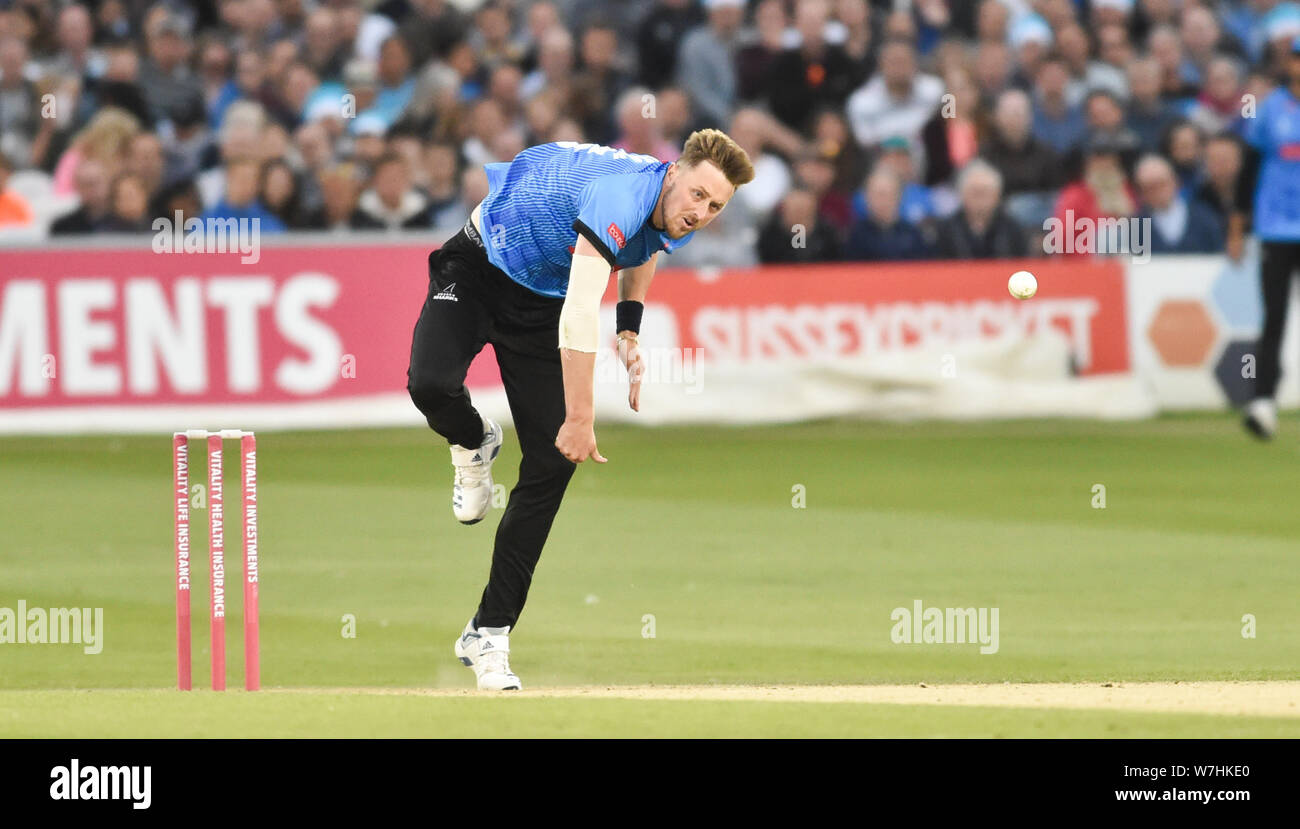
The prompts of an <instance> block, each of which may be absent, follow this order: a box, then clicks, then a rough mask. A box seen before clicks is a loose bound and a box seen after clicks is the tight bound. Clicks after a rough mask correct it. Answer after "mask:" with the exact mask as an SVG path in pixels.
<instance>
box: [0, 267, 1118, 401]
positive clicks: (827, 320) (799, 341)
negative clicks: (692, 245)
mask: <svg viewBox="0 0 1300 829" xmlns="http://www.w3.org/2000/svg"><path fill="white" fill-rule="evenodd" d="M428 252H429V248H427V247H423V246H419V245H412V244H399V245H394V244H387V245H384V244H372V245H338V244H336V245H319V244H314V245H310V246H308V245H290V246H278V245H277V246H266V247H264V248H263V250H262V251H261V257H260V260H259V261H258V262H256V263H255V264H242V263H241V262H240V257H239V254H237V253H232V254H228V255H227V254H204V255H194V254H157V253H153V252H151V251H149V250H148V249H143V248H141V249H124V248H114V249H102V250H92V249H74V250H62V251H53V250H24V251H5V252H0V410H31V409H40V408H51V409H59V408H71V407H96V406H101V405H110V404H111V405H115V406H119V407H120V406H128V407H131V406H144V407H147V406H157V405H168V404H177V403H185V404H199V405H208V404H212V405H219V404H230V403H253V404H285V403H308V404H309V403H312V402H317V401H331V400H347V399H349V398H356V399H364V398H367V397H369V396H373V395H378V394H393V393H404V389H405V385H406V365H407V360H408V356H409V353H410V338H411V332H412V329H413V327H414V324H415V320H416V318H417V316H418V314H419V310H420V306H421V303H422V302H423V300H424V296H425V291H426V288H427V265H426V258H427V256H428ZM669 259H671V258H669ZM665 264H668V263H665ZM1021 267H1025V268H1027V269H1030V270H1032V271H1034V272H1035V273H1036V274H1037V276H1038V282H1039V292H1038V295H1037V296H1036V297H1034V298H1033V299H1032V300H1028V301H1020V300H1016V299H1013V298H1012V297H1010V296H1009V295H1008V293H1007V289H1006V283H1007V277H1008V276H1009V275H1010V273H1011V272H1012V271H1014V270H1017V269H1019V268H1021ZM616 299H617V294H616V280H611V282H610V287H609V290H608V293H607V294H606V303H607V306H612V304H613V303H614V302H615V301H616ZM611 317H612V308H611V307H607V308H606V309H605V318H606V319H607V320H610V318H611ZM1125 320H1126V310H1125V292H1124V272H1123V268H1122V266H1121V265H1120V264H1118V263H1114V262H1095V263H1090V262H1078V261H1070V262H1065V261H1057V260H1052V261H1045V260H1035V261H1032V262H1020V263H1015V262H927V263H914V264H844V265H820V266H798V267H766V268H756V269H751V270H737V271H722V272H717V273H712V274H709V273H696V272H692V271H685V270H672V269H668V270H665V271H663V272H661V273H660V274H659V275H658V276H657V277H656V279H655V282H654V285H653V287H652V289H651V294H650V302H649V303H648V305H647V314H646V328H645V330H644V331H643V341H644V342H646V343H647V344H653V345H659V346H665V347H676V348H693V349H698V352H697V353H698V355H699V359H701V360H704V361H707V362H710V363H715V364H719V365H724V364H742V365H743V364H752V363H755V362H756V361H758V362H764V363H769V362H771V363H775V362H782V363H784V362H787V361H788V362H792V363H795V364H797V363H800V362H822V361H828V360H829V361H836V360H854V361H858V360H864V359H865V360H869V359H871V357H872V356H873V355H877V354H881V353H886V352H890V351H894V350H898V349H908V348H914V347H918V346H933V345H935V344H941V343H946V342H957V341H961V340H967V339H972V338H975V339H979V338H996V337H1000V336H1005V335H1008V334H1014V333H1017V332H1022V333H1025V334H1031V333H1033V332H1034V331H1035V330H1038V329H1039V328H1041V327H1043V326H1052V327H1054V328H1056V329H1058V330H1060V331H1061V332H1062V333H1063V334H1064V335H1065V336H1066V337H1067V339H1068V341H1069V342H1070V344H1071V347H1072V352H1073V353H1074V354H1075V358H1076V362H1077V364H1078V366H1079V368H1080V370H1081V372H1082V373H1085V374H1105V373H1113V372H1126V371H1128V370H1129V345H1128V342H1127V334H1126V325H1125ZM610 322H612V320H610ZM610 328H612V325H611V324H609V323H606V324H605V327H604V330H605V331H606V333H609V334H611V336H612V332H611V331H610V330H609V329H610ZM669 329H675V330H669ZM499 383H500V379H499V377H498V376H497V374H496V370H495V364H494V361H492V360H491V358H490V350H489V353H485V354H484V355H480V359H479V360H478V361H476V362H475V364H474V366H473V367H472V369H471V374H470V378H469V385H470V386H471V387H474V388H490V387H493V386H498V385H499ZM90 425H93V424H90Z"/></svg>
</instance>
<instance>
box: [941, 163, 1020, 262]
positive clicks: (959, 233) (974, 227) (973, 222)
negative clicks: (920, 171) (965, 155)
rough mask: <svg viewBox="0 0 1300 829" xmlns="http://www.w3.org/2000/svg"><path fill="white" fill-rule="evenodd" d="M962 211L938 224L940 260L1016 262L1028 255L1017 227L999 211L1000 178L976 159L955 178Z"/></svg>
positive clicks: (989, 166) (1000, 207)
mask: <svg viewBox="0 0 1300 829" xmlns="http://www.w3.org/2000/svg"><path fill="white" fill-rule="evenodd" d="M957 191H958V193H959V195H960V198H961V209H960V210H958V211H957V212H956V213H954V214H953V215H952V216H950V217H948V218H947V219H944V220H943V221H941V222H940V223H939V227H938V233H937V234H936V240H937V247H938V253H939V256H940V257H942V258H944V259H1016V258H1020V257H1024V256H1028V255H1029V244H1028V241H1027V240H1026V237H1025V232H1024V231H1023V230H1022V229H1021V228H1020V225H1018V224H1016V222H1015V221H1014V220H1013V219H1012V218H1011V217H1010V216H1008V215H1007V214H1006V212H1005V211H1004V210H1003V209H1002V176H1001V175H1000V174H999V173H998V171H997V170H995V169H994V168H993V167H992V165H990V164H988V163H986V162H984V161H980V160H979V159H976V160H975V161H972V162H971V163H970V164H967V165H966V166H965V167H963V168H962V171H961V174H960V175H959V176H958V178H957Z"/></svg>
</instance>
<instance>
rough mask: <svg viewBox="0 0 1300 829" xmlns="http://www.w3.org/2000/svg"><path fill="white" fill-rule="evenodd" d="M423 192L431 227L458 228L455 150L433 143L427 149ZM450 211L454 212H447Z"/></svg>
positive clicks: (424, 163)
mask: <svg viewBox="0 0 1300 829" xmlns="http://www.w3.org/2000/svg"><path fill="white" fill-rule="evenodd" d="M423 166H424V173H425V186H424V191H425V193H426V194H427V195H428V197H429V216H430V224H431V225H432V226H433V227H454V226H455V225H456V211H455V208H456V201H457V199H458V198H459V196H460V167H459V165H458V163H457V159H456V147H455V146H454V145H452V144H444V143H438V142H435V143H431V144H428V145H427V146H426V147H425V148H424V155H423ZM448 211H451V212H448Z"/></svg>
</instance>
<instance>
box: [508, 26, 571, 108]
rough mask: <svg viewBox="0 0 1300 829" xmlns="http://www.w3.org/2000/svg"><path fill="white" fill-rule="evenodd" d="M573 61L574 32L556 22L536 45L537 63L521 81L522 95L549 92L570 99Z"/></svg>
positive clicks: (559, 98)
mask: <svg viewBox="0 0 1300 829" xmlns="http://www.w3.org/2000/svg"><path fill="white" fill-rule="evenodd" d="M573 65H574V55H573V35H571V34H569V33H568V31H566V30H565V29H564V27H563V26H556V27H554V28H553V29H551V30H549V31H547V32H546V34H545V35H543V36H542V39H541V41H540V43H539V44H538V47H537V67H536V68H535V69H533V71H531V72H529V73H528V74H527V75H526V76H524V79H523V81H522V82H520V84H519V94H520V96H521V97H522V98H523V99H524V100H525V101H528V100H531V99H533V98H535V97H536V96H537V95H539V94H541V93H542V92H549V93H550V94H551V95H552V96H553V98H554V99H555V100H558V101H567V100H568V98H569V85H570V83H571V82H572V76H573Z"/></svg>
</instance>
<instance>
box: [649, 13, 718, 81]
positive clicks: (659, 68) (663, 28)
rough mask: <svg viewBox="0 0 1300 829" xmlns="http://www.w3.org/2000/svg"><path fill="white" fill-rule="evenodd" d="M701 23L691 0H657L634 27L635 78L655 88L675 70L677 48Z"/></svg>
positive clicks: (701, 16)
mask: <svg viewBox="0 0 1300 829" xmlns="http://www.w3.org/2000/svg"><path fill="white" fill-rule="evenodd" d="M702 22H704V15H703V14H701V12H700V8H699V6H698V5H697V4H696V2H695V0H657V2H655V4H654V5H653V6H651V8H650V11H649V12H647V13H646V16H645V17H644V18H642V19H641V22H640V24H638V26H637V41H636V47H637V48H636V52H637V66H638V72H637V81H638V82H639V83H641V84H642V85H643V86H648V87H650V88H651V89H658V88H659V87H661V86H663V85H664V84H667V83H671V82H672V80H673V78H674V77H675V76H676V72H677V49H678V47H680V46H681V43H682V39H683V38H684V37H685V36H686V33H687V32H689V31H690V30H691V29H693V28H695V27H696V26H698V25H700V24H701V23H702Z"/></svg>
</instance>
